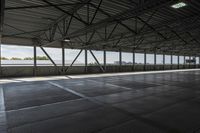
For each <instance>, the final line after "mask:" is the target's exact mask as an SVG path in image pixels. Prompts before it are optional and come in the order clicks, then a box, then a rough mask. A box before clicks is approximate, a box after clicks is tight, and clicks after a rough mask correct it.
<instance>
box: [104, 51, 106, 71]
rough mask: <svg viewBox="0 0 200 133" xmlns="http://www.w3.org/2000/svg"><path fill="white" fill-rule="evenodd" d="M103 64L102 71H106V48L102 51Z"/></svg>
mask: <svg viewBox="0 0 200 133" xmlns="http://www.w3.org/2000/svg"><path fill="white" fill-rule="evenodd" d="M103 66H104V71H105V72H106V50H104V51H103Z"/></svg>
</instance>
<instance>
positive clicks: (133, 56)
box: [132, 50, 135, 71]
mask: <svg viewBox="0 0 200 133" xmlns="http://www.w3.org/2000/svg"><path fill="white" fill-rule="evenodd" d="M132 70H133V71H134V70H135V50H133V68H132Z"/></svg>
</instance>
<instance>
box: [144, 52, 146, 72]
mask: <svg viewBox="0 0 200 133" xmlns="http://www.w3.org/2000/svg"><path fill="white" fill-rule="evenodd" d="M146 64H147V54H146V50H145V51H144V71H146Z"/></svg>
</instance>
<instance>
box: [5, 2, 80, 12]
mask: <svg viewBox="0 0 200 133" xmlns="http://www.w3.org/2000/svg"><path fill="white" fill-rule="evenodd" d="M80 4H81V3H80ZM72 5H75V4H71V3H65V4H52V5H49V4H45V5H32V6H18V7H6V8H5V10H6V11H7V10H18V9H32V8H46V7H52V6H58V7H59V6H72Z"/></svg>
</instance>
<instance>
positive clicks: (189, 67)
mask: <svg viewBox="0 0 200 133" xmlns="http://www.w3.org/2000/svg"><path fill="white" fill-rule="evenodd" d="M190 61H191V56H189V68H190V67H191V66H190V65H191V63H190Z"/></svg>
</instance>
